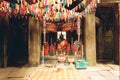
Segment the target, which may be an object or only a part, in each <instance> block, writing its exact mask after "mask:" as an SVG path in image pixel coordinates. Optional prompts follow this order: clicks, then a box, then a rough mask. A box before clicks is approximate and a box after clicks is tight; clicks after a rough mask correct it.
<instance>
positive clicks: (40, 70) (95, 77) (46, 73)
mask: <svg viewBox="0 0 120 80" xmlns="http://www.w3.org/2000/svg"><path fill="white" fill-rule="evenodd" d="M119 73H120V70H119V65H115V64H97V65H96V66H88V67H87V68H86V69H75V68H68V67H63V68H58V67H50V66H48V64H47V65H39V66H38V67H28V66H24V67H6V68H0V80H120V74H119Z"/></svg>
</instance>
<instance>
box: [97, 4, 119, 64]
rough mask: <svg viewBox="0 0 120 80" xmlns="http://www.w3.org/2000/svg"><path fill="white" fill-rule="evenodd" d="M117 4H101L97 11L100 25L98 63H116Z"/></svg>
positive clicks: (98, 26)
mask: <svg viewBox="0 0 120 80" xmlns="http://www.w3.org/2000/svg"><path fill="white" fill-rule="evenodd" d="M114 5H115V4H114V3H113V4H104V3H101V4H99V5H98V7H97V9H96V17H97V18H98V19H99V23H97V24H96V44H97V45H96V49H97V50H96V51H97V61H100V62H101V61H102V62H115V58H116V57H115V55H116V53H115V52H116V51H115V48H114V46H116V44H115V37H116V35H115V30H116V29H117V28H116V27H117V25H115V23H116V22H115V21H116V20H115V9H117V6H114Z"/></svg>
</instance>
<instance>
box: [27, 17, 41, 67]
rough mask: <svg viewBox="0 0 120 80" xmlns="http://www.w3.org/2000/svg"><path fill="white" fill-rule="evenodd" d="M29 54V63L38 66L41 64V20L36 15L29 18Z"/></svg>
mask: <svg viewBox="0 0 120 80" xmlns="http://www.w3.org/2000/svg"><path fill="white" fill-rule="evenodd" d="M28 54H29V57H28V63H29V65H30V66H38V65H39V64H40V22H39V20H36V19H35V18H34V17H31V18H29V26H28Z"/></svg>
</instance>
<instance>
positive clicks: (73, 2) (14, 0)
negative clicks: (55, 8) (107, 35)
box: [0, 0, 85, 12]
mask: <svg viewBox="0 0 120 80" xmlns="http://www.w3.org/2000/svg"><path fill="white" fill-rule="evenodd" d="M0 1H3V0H0ZM5 1H8V2H12V3H17V0H5ZM26 1H27V2H28V3H29V4H33V0H26ZM82 1H83V0H72V4H71V5H69V6H67V5H66V6H65V8H66V9H68V10H71V9H73V8H75V7H76V6H77V5H78V4H80V3H81V2H82ZM84 9H85V8H84V6H83V7H81V8H78V10H77V12H81V11H83V10H84Z"/></svg>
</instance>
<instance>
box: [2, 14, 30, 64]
mask: <svg viewBox="0 0 120 80" xmlns="http://www.w3.org/2000/svg"><path fill="white" fill-rule="evenodd" d="M5 16H7V14H4V15H3V16H2V17H1V26H0V30H1V32H0V47H1V50H0V53H1V54H3V56H6V59H7V66H23V65H25V64H27V61H28V38H27V37H28V31H27V30H28V29H27V28H28V21H27V19H26V18H25V17H21V16H14V15H12V16H11V17H10V16H8V17H5ZM6 24H7V25H6ZM5 41H6V42H5ZM4 46H6V48H5V47H4ZM1 57H2V56H1Z"/></svg>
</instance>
